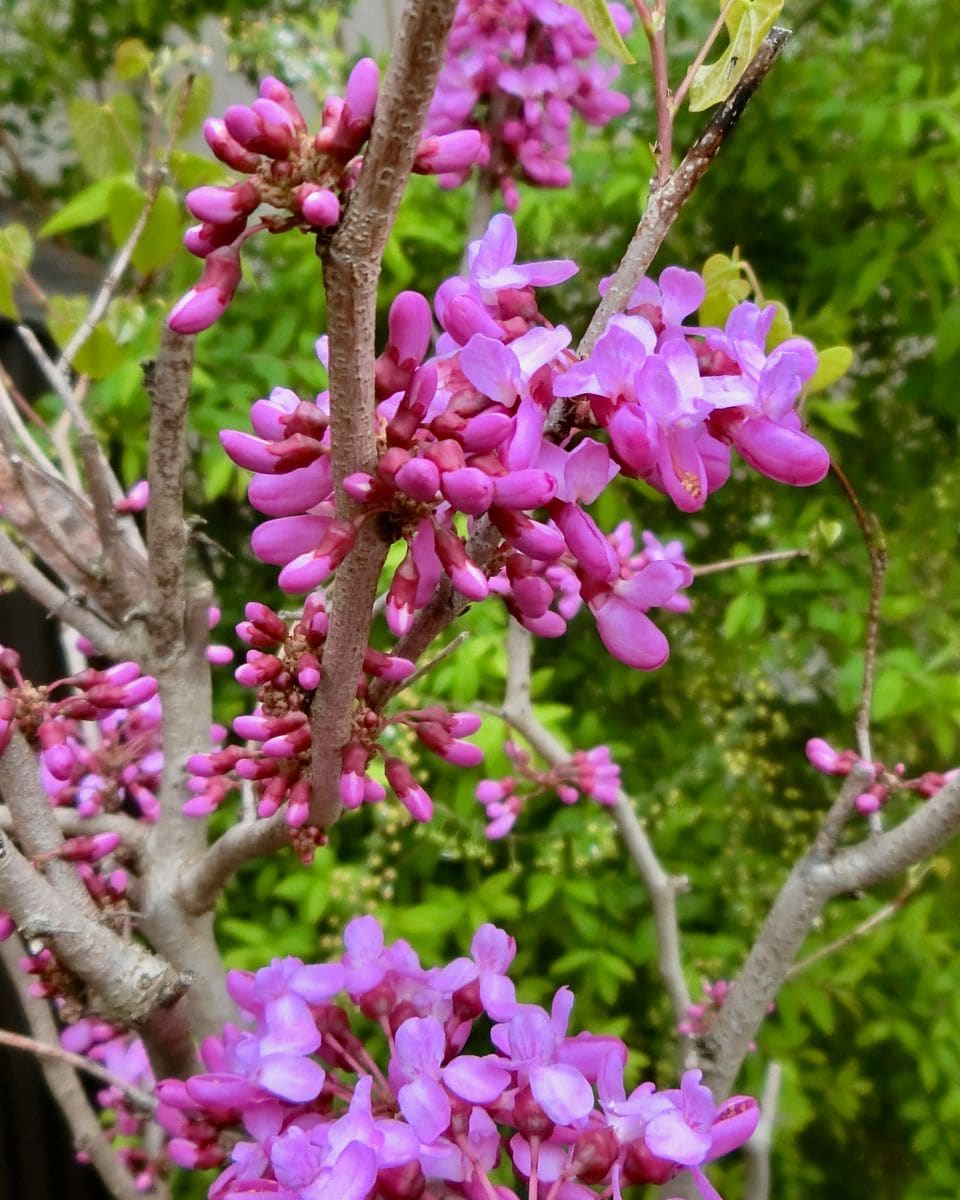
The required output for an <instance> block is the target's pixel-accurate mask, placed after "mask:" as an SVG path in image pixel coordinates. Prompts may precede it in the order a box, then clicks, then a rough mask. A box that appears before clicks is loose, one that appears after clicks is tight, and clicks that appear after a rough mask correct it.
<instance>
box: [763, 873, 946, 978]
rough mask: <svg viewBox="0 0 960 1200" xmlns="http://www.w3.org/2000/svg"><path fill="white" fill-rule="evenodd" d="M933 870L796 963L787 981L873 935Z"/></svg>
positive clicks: (915, 876) (918, 874)
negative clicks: (868, 935)
mask: <svg viewBox="0 0 960 1200" xmlns="http://www.w3.org/2000/svg"><path fill="white" fill-rule="evenodd" d="M932 870H933V867H932V866H931V865H930V863H926V864H925V865H924V866H923V867H922V868H921V869H920V870H919V871H918V872H917V873H916V874H915V875H914V876H913V878H912V879H910V880H909V881H908V882H907V884H906V886H905V887H904V888H902V889H901V891H900V892H899V893H898V894H897V895H896V896H895V897H894V898H893V899H892V900H891V901H890V902H889V903H888V904H884V905H883V906H882V907H881V908H878V909H877V911H876V912H875V913H871V915H870V916H869V917H867V918H866V919H865V920H863V921H861V922H860V923H859V925H855V926H854V927H853V929H851V930H850V931H849V932H848V933H845V934H843V935H842V936H841V937H838V938H835V939H834V940H833V941H832V942H828V943H827V944H826V945H825V946H821V947H820V949H819V950H814V952H813V953H812V954H808V955H807V957H806V958H802V959H801V960H800V961H799V962H797V963H794V964H793V966H792V967H791V968H790V970H789V971H788V972H787V976H786V978H787V980H790V979H796V977H797V976H798V975H802V974H803V972H804V971H806V970H808V969H809V968H810V967H812V966H813V965H814V964H815V963H818V962H821V961H822V960H823V959H825V958H829V957H830V956H831V955H833V954H837V953H838V952H839V951H840V950H846V948H847V947H848V946H852V945H853V943H854V942H857V941H859V940H860V938H862V937H866V935H867V934H868V933H872V932H873V930H874V929H876V928H877V926H878V925H882V924H883V923H884V921H888V920H889V919H890V918H891V917H894V916H896V914H897V913H898V912H899V911H900V910H901V909H902V908H903V906H904V905H905V904H906V902H907V901H908V900H909V899H910V897H911V896H912V895H913V894H914V893H915V892H916V891H917V890H918V889H919V887H920V885H921V884H922V883H923V881H924V879H926V877H927V876H928V875H929V874H930V872H931V871H932Z"/></svg>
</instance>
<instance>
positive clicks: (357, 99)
mask: <svg viewBox="0 0 960 1200" xmlns="http://www.w3.org/2000/svg"><path fill="white" fill-rule="evenodd" d="M379 88H380V69H379V67H378V66H377V64H376V63H375V62H374V60H373V59H372V58H361V59H360V61H359V62H358V63H357V65H356V66H355V67H354V68H353V70H352V71H351V72H350V76H349V78H348V79H347V86H346V90H345V91H344V96H343V99H344V103H345V105H346V107H347V108H348V109H349V110H350V124H351V126H354V125H355V126H357V127H358V128H359V127H360V126H365V127H366V128H367V129H369V127H370V125H371V123H372V122H373V113H374V109H375V108H376V106H377V94H378V92H379Z"/></svg>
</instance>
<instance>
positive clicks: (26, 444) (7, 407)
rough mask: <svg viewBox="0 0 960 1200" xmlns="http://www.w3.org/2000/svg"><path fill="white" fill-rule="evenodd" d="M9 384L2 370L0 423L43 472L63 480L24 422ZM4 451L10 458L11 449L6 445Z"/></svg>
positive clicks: (0, 375) (0, 372)
mask: <svg viewBox="0 0 960 1200" xmlns="http://www.w3.org/2000/svg"><path fill="white" fill-rule="evenodd" d="M8 382H9V377H8V376H7V374H6V372H5V371H4V370H2V368H0V421H2V422H3V423H5V424H6V425H7V426H8V427H9V429H10V431H11V432H12V433H13V435H14V436H15V437H16V439H17V440H18V441H19V443H20V445H21V446H22V447H23V449H24V450H25V451H26V452H27V454H29V455H30V457H31V458H32V459H33V461H34V462H35V463H36V464H37V466H38V467H39V468H40V469H41V470H42V471H46V472H48V473H49V474H50V475H55V476H56V477H57V478H58V479H62V478H63V476H62V475H61V474H60V472H59V471H58V470H57V468H56V467H55V466H54V465H53V463H52V462H51V461H50V459H49V458H47V456H46V454H44V452H43V451H42V450H41V449H40V447H39V446H38V445H37V442H36V440H35V439H34V437H33V435H32V434H31V432H30V430H29V429H28V428H27V426H26V423H25V422H24V420H23V418H22V417H21V415H20V413H19V412H18V411H17V405H16V403H15V402H14V398H13V395H12V394H11V392H10V391H9V390H8V388H7V384H8ZM31 412H32V410H31ZM4 441H5V442H6V437H4ZM4 450H5V451H6V453H7V456H8V457H9V455H10V453H11V447H10V446H7V445H4Z"/></svg>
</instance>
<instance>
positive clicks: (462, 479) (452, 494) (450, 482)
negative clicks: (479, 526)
mask: <svg viewBox="0 0 960 1200" xmlns="http://www.w3.org/2000/svg"><path fill="white" fill-rule="evenodd" d="M440 488H441V491H442V492H443V494H444V496H445V497H446V498H447V499H448V500H449V501H450V503H451V504H452V505H453V507H454V508H456V509H458V510H459V511H460V512H463V513H466V514H467V515H468V516H471V517H478V516H480V515H481V513H485V512H486V511H487V509H488V508H489V507H490V505H491V504H492V503H493V500H494V494H495V493H494V483H493V480H492V479H491V478H490V476H489V475H487V474H486V473H485V472H484V471H481V470H479V468H477V467H461V468H460V469H459V470H456V471H446V472H444V475H443V478H442V479H441V481H440Z"/></svg>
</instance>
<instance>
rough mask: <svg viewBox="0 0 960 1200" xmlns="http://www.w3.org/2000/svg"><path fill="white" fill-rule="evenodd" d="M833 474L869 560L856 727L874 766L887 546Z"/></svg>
mask: <svg viewBox="0 0 960 1200" xmlns="http://www.w3.org/2000/svg"><path fill="white" fill-rule="evenodd" d="M830 470H831V471H832V472H833V474H834V476H835V478H836V479H837V481H838V482H839V484H840V487H841V488H842V489H843V493H844V495H845V496H846V498H847V501H848V503H849V505H850V507H851V509H852V510H853V515H854V518H855V519H856V522H857V525H858V526H859V528H860V533H861V535H862V537H863V543H864V545H865V546H866V548H867V554H868V556H869V558H870V604H869V606H868V608H867V638H866V645H865V646H864V653H863V683H862V685H861V688H860V703H859V704H858V705H857V716H856V719H855V721H854V726H853V727H854V730H855V732H856V735H857V750H858V751H859V754H860V757H861V758H863V759H865V760H866V761H867V762H872V761H873V747H872V746H871V739H870V710H871V708H872V706H873V681H874V677H875V675H876V670H877V649H878V645H879V640H880V601H881V600H882V598H883V585H884V581H885V579H886V574H887V542H886V538H885V537H884V536H883V530H882V529H881V528H880V524H879V522H878V521H877V519H876V517H875V516H873V515H872V514H869V513H867V512H866V510H865V509H864V507H863V505H862V504H861V503H860V498H859V496H858V495H857V493H856V491H855V490H854V487H853V484H852V483H851V482H850V480H849V479H848V478H847V476H846V474H845V473H844V471H843V470H842V469H841V468H840V467H839V466H838V465H837V463H836V462H831V463H830Z"/></svg>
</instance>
